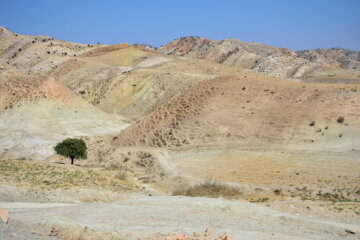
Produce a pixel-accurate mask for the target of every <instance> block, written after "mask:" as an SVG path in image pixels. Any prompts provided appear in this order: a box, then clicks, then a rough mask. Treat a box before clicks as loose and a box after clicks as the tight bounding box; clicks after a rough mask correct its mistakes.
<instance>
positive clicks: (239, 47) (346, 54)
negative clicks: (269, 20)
mask: <svg viewBox="0 0 360 240" xmlns="http://www.w3.org/2000/svg"><path fill="white" fill-rule="evenodd" d="M158 51H160V52H162V53H164V54H167V55H176V56H189V57H193V58H199V59H207V60H211V61H215V62H218V63H223V64H225V65H228V66H234V67H238V68H240V69H251V70H254V71H256V72H259V73H261V74H265V75H268V76H272V77H277V78H294V79H305V80H307V81H328V82H335V81H339V80H342V82H357V83H358V82H359V79H360V58H359V57H360V52H356V51H350V50H345V49H341V48H332V49H317V50H304V51H298V52H294V51H292V50H290V49H286V48H278V47H272V46H268V45H264V44H260V43H256V42H248V43H247V42H242V41H240V40H238V39H225V40H222V41H216V40H210V39H204V38H200V37H182V38H179V39H176V40H174V41H173V42H170V43H169V44H167V45H165V46H163V47H161V48H159V49H158Z"/></svg>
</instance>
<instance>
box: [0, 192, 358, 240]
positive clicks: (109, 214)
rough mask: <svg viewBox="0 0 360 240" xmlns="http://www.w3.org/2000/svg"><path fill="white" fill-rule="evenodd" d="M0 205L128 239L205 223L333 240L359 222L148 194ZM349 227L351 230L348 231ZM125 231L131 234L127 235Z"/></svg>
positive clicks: (245, 233)
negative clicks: (113, 199)
mask: <svg viewBox="0 0 360 240" xmlns="http://www.w3.org/2000/svg"><path fill="white" fill-rule="evenodd" d="M0 206H2V207H3V208H4V209H7V210H9V213H10V217H11V219H12V220H11V221H14V220H15V221H22V222H27V223H29V222H31V223H42V224H45V225H47V226H51V225H52V224H54V223H56V224H57V225H59V226H63V227H73V226H80V227H83V228H84V227H88V228H89V229H92V230H95V231H98V232H105V233H113V234H114V233H116V234H119V236H121V237H123V238H126V239H137V238H147V237H151V236H153V237H154V236H164V235H166V234H169V233H174V234H188V235H190V234H192V233H193V232H204V230H205V229H206V228H208V227H209V228H211V229H212V234H213V235H212V236H214V238H215V237H216V236H220V235H221V234H223V233H227V234H229V235H230V236H232V237H233V239H242V240H247V239H249V240H250V239H277V240H280V239H284V240H285V239H296V240H298V239H326V240H332V239H359V236H360V234H359V232H360V224H357V223H353V224H345V223H342V222H338V221H329V220H324V219H316V218H311V217H304V216H297V215H292V214H287V213H281V212H279V211H275V210H272V209H270V208H268V207H265V206H260V205H256V204H251V203H248V202H238V201H227V200H221V199H209V198H189V197H173V196H152V197H150V196H149V197H141V198H139V197H137V198H135V197H134V198H133V199H127V200H121V201H118V202H116V203H86V204H85V203H81V204H52V203H47V204H42V203H0ZM9 226H10V227H11V226H14V224H13V223H10V225H9ZM347 229H350V230H352V231H354V232H355V234H350V233H347V232H346V230H347ZM15 230H16V232H17V231H19V233H21V231H23V230H22V229H21V228H20V229H19V230H17V229H16V226H15ZM128 233H130V234H131V236H127V234H128ZM2 234H7V235H4V236H9V234H11V233H10V231H9V230H5V233H2ZM31 236H32V235H31ZM5 239H6V238H5ZM10 239H11V238H10ZM14 239H19V238H14ZM29 239H38V238H29ZM39 239H42V238H39ZM45 239H47V238H45ZM49 239H51V238H49Z"/></svg>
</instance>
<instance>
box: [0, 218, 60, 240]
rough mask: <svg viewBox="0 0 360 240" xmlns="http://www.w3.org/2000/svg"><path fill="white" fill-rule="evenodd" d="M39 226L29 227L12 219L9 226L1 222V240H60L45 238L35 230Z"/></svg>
mask: <svg viewBox="0 0 360 240" xmlns="http://www.w3.org/2000/svg"><path fill="white" fill-rule="evenodd" d="M35 228H38V225H37V224H35V225H27V224H24V223H23V222H19V221H16V220H14V219H10V220H9V222H8V223H7V224H5V223H3V222H0V239H1V240H25V239H26V240H59V238H56V237H52V236H43V235H41V234H39V233H37V232H36V230H34V229H35Z"/></svg>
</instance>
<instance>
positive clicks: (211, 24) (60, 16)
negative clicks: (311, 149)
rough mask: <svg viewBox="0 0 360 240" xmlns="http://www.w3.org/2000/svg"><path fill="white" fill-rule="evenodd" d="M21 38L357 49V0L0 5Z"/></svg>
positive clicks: (31, 0) (67, 0)
mask: <svg viewBox="0 0 360 240" xmlns="http://www.w3.org/2000/svg"><path fill="white" fill-rule="evenodd" d="M0 6H1V11H0V25H2V26H4V27H7V28H9V29H10V30H12V31H14V32H17V33H20V34H30V35H48V36H52V37H55V38H58V39H61V40H68V41H74V42H81V43H97V42H98V41H100V42H101V43H105V44H116V43H122V42H127V43H132V44H133V43H147V44H150V45H153V46H156V47H158V46H160V45H163V44H166V43H168V42H170V41H172V40H174V39H175V38H178V37H182V36H201V37H205V38H211V39H216V40H221V39H225V38H238V39H240V40H242V41H246V42H250V41H255V42H260V43H264V44H269V45H273V46H278V47H287V48H290V49H293V50H301V49H315V48H320V47H321V48H331V47H342V48H346V49H352V50H357V51H359V50H360V0H272V1H271V0H257V1H255V0H254V1H250V0H238V1H236V0H207V1H205V0H177V1H174V0H153V1H151V0H142V1H141V0H128V1H121V0H118V1H115V0H108V1H107V0H103V1H95V0H22V1H21V0H1V2H0Z"/></svg>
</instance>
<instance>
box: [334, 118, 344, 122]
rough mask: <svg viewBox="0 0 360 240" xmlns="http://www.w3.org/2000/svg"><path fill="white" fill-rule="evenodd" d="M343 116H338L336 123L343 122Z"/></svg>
mask: <svg viewBox="0 0 360 240" xmlns="http://www.w3.org/2000/svg"><path fill="white" fill-rule="evenodd" d="M344 120H345V119H344V117H338V119H337V120H336V121H337V122H338V123H343V122H344Z"/></svg>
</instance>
